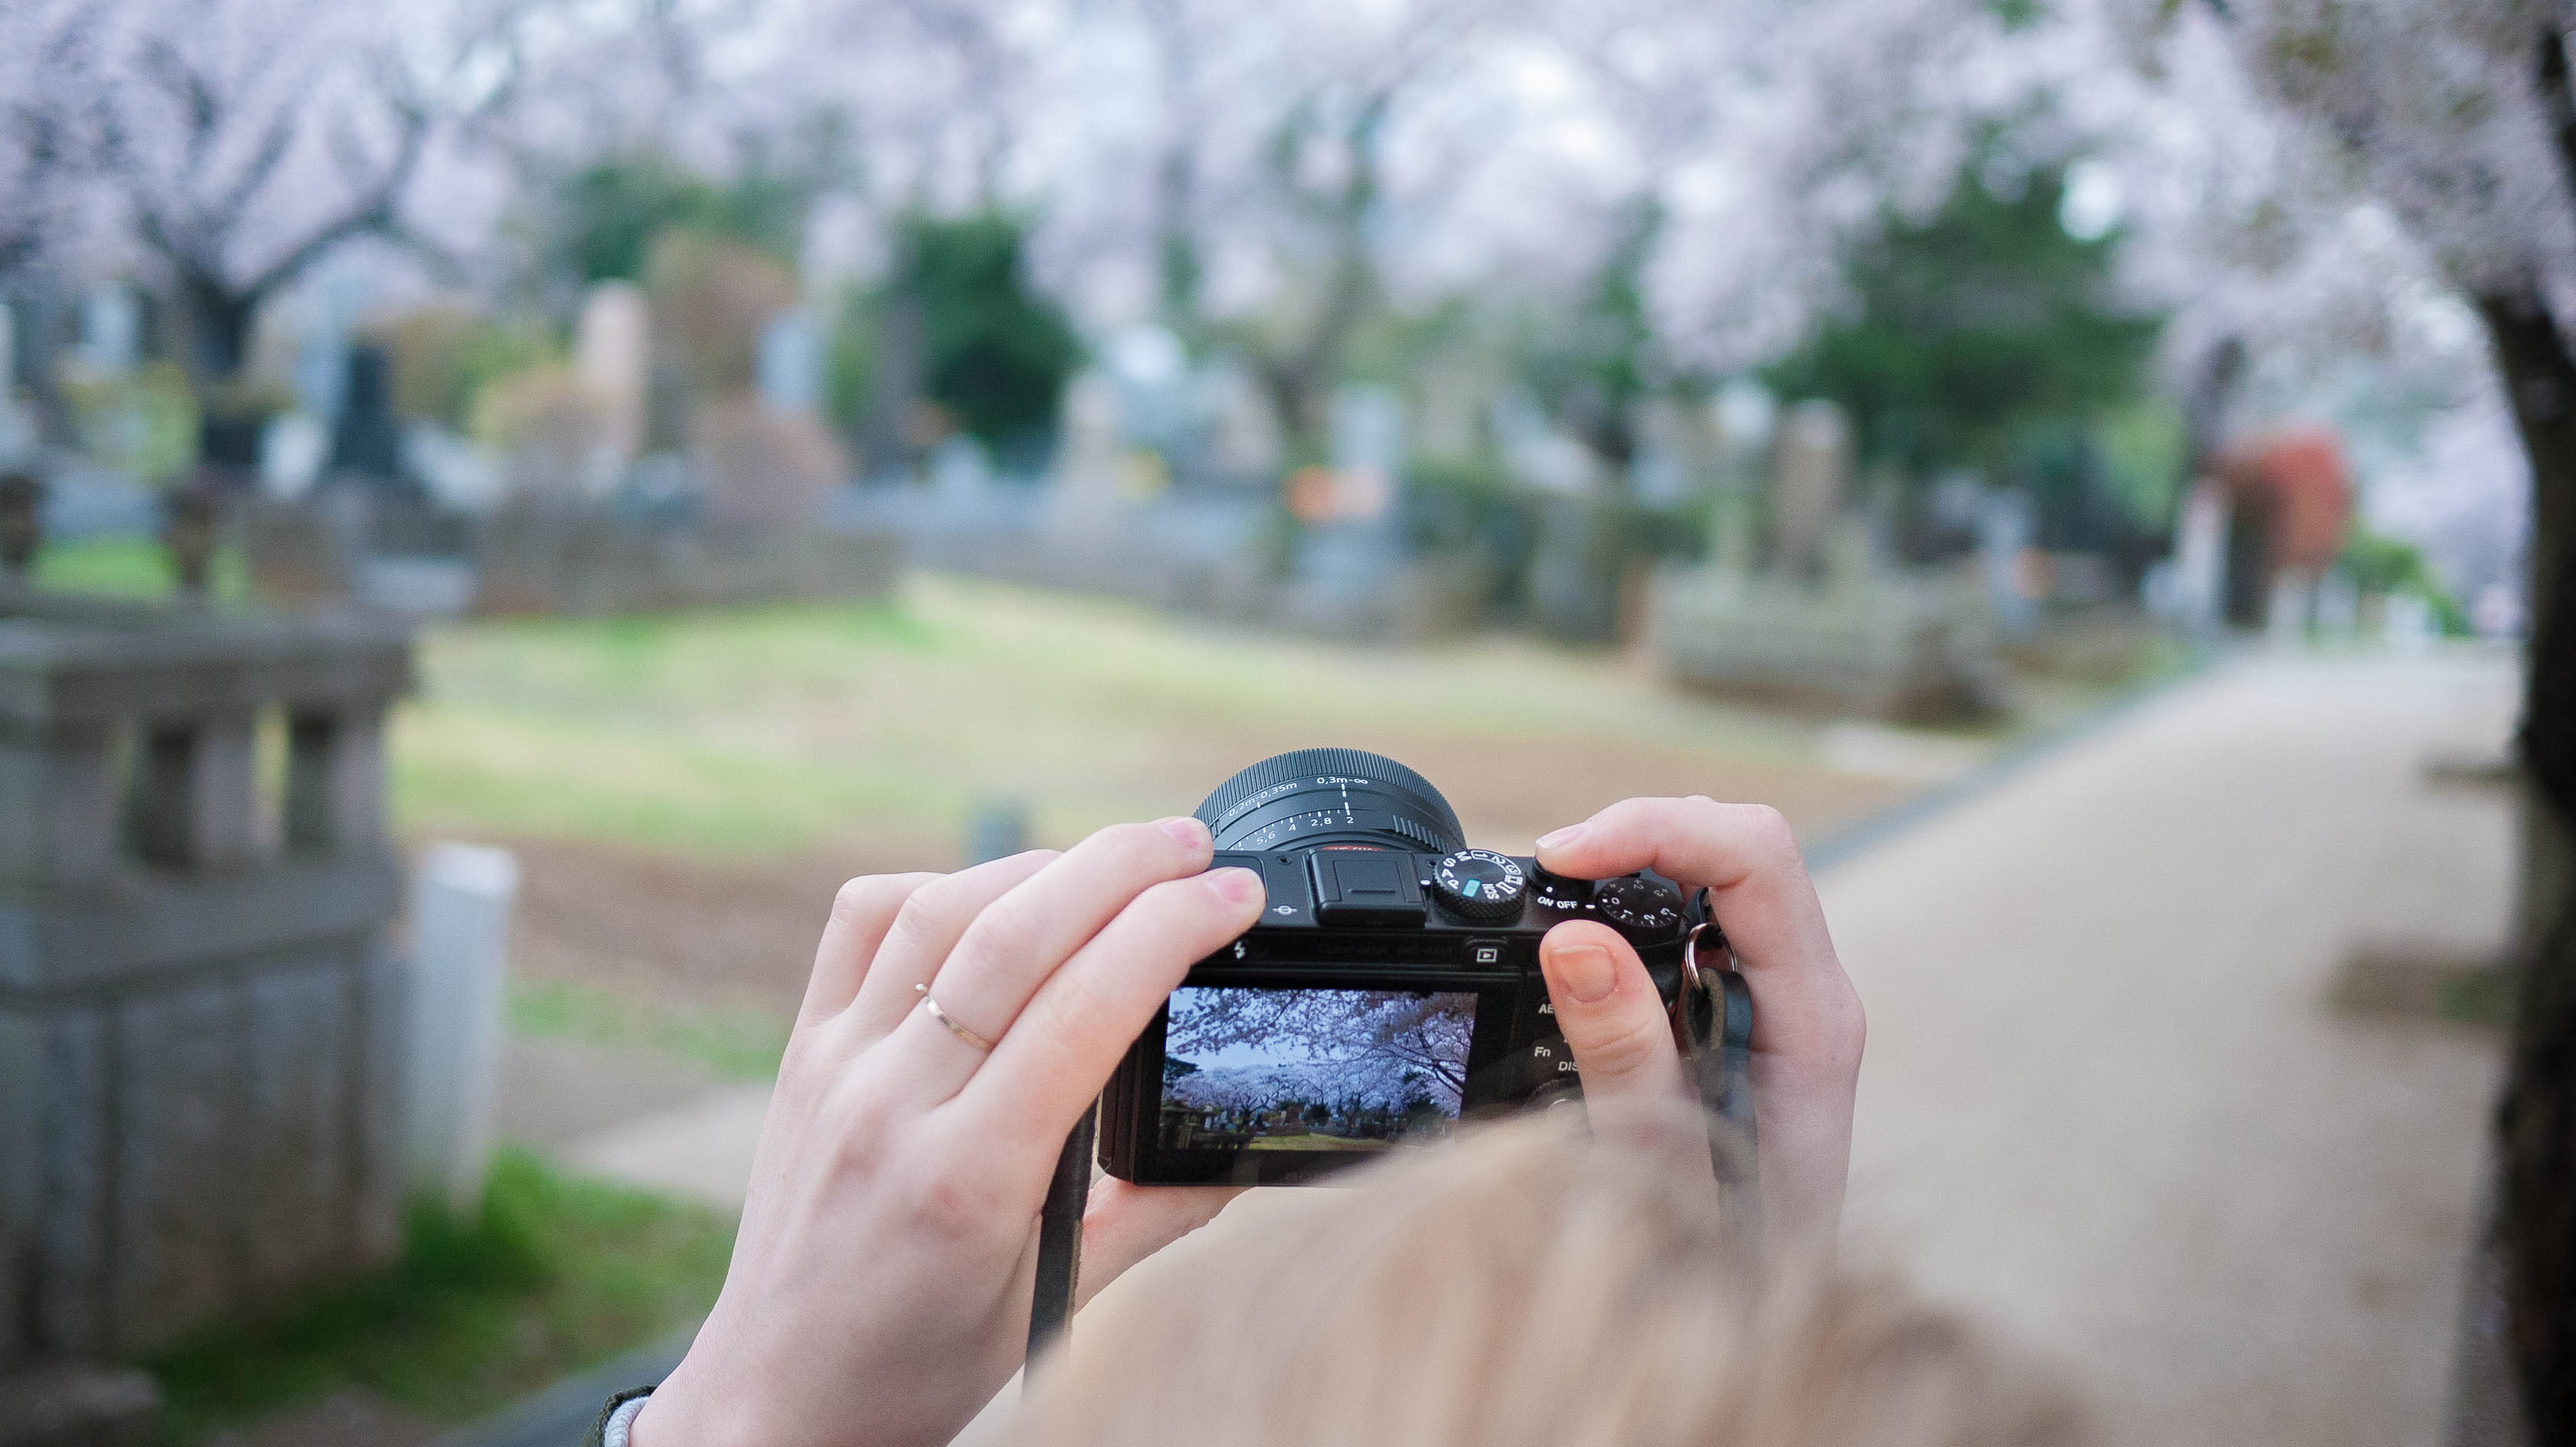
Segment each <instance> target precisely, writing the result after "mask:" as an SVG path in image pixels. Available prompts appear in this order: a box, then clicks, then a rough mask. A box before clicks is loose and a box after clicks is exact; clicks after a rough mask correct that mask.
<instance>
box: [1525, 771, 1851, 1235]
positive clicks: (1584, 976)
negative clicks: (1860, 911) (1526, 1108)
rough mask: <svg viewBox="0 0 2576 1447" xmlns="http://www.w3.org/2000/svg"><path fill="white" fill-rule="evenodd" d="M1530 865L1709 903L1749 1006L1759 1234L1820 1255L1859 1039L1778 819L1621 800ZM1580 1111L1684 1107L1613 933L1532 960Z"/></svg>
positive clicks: (1705, 804) (1633, 966)
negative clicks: (1627, 880)
mask: <svg viewBox="0 0 2576 1447" xmlns="http://www.w3.org/2000/svg"><path fill="white" fill-rule="evenodd" d="M1538 860H1539V862H1540V864H1541V865H1543V866H1544V867H1546V868H1547V869H1550V870H1552V871H1554V872H1556V873H1559V874H1566V875H1572V876H1576V877H1579V878H1584V879H1598V878H1604V877H1607V876H1610V875H1616V874H1625V873H1628V872H1629V871H1631V870H1636V869H1652V870H1654V871H1655V872H1656V873H1658V874H1661V875H1663V876H1665V877H1666V878H1668V879H1671V880H1673V881H1674V882H1676V883H1678V884H1680V885H1681V886H1682V887H1683V888H1684V889H1699V888H1706V889H1707V890H1708V891H1709V903H1710V910H1711V913H1713V914H1714V915H1715V916H1716V917H1717V919H1718V920H1719V921H1720V922H1722V923H1723V924H1724V925H1725V927H1726V937H1727V940H1728V941H1729V942H1730V943H1731V944H1732V945H1733V946H1734V948H1735V955H1736V961H1737V967H1738V968H1739V969H1740V970H1741V971H1742V972H1743V975H1744V982H1745V985H1746V986H1747V987H1748V988H1749V989H1750V990H1751V991H1752V994H1753V1063H1752V1082H1753V1118H1754V1121H1755V1123H1756V1129H1757V1134H1756V1138H1755V1139H1756V1156H1757V1160H1758V1164H1759V1168H1760V1182H1761V1186H1760V1189H1761V1200H1762V1219H1763V1222H1764V1231H1765V1234H1766V1235H1767V1236H1768V1237H1769V1238H1770V1239H1771V1240H1772V1241H1773V1242H1775V1243H1782V1242H1788V1241H1796V1242H1800V1243H1805V1244H1820V1243H1821V1244H1828V1245H1829V1244H1830V1243H1831V1240H1832V1236H1833V1232H1834V1231H1835V1229H1836V1227H1837V1226H1838V1224H1839V1223H1840V1221H1841V1218H1842V1202H1843V1184H1844V1180H1845V1177H1846V1176H1847V1174H1848V1173H1849V1169H1850V1161H1851V1134H1852V1105H1853V1098H1854V1095H1855V1093H1856V1092H1857V1090H1858V1089H1859V1085H1860V1058H1861V1046H1862V1043H1863V1041H1864V1038H1865V1037H1866V1035H1867V1033H1868V1030H1867V1024H1866V1021H1865V1020H1864V1019H1863V1016H1862V1012H1861V1004H1860V995H1859V993H1858V992H1856V991H1855V990H1853V989H1852V983H1851V979H1850V977H1849V976H1847V975H1845V974H1844V973H1843V967H1842V962H1841V961H1840V960H1839V959H1838V958H1836V956H1835V954H1834V942H1833V939H1832V937H1831V936H1829V935H1828V934H1827V933H1826V931H1825V912H1824V908H1823V906H1822V905H1820V904H1819V903H1817V900H1816V887H1815V885H1814V884H1812V883H1811V882H1809V880H1808V878H1807V866H1806V863H1805V861H1804V860H1803V859H1801V858H1800V857H1799V854H1798V841H1797V838H1796V836H1794V835H1792V834H1791V833H1790V831H1789V825H1788V823H1787V821H1785V820H1783V819H1782V818H1781V817H1780V814H1779V811H1777V810H1775V809H1771V808H1768V807H1766V806H1763V805H1759V804H1720V803H1718V802H1716V801H1714V800H1712V799H1708V798H1704V797H1697V796H1694V797H1692V798H1688V799H1629V800H1626V801H1625V802H1622V803H1618V804H1613V805H1611V806H1610V807H1609V808H1607V809H1604V810H1602V811H1601V812H1600V813H1598V814H1595V815H1593V816H1592V817H1591V818H1590V819H1588V820H1586V821H1584V822H1583V823H1581V824H1577V825H1574V826H1572V827H1570V828H1566V829H1560V830H1557V831H1556V832H1555V833H1553V834H1549V835H1547V836H1546V837H1544V838H1542V839H1540V840H1539V841H1538ZM1539 967H1540V969H1542V970H1543V971H1545V972H1546V975H1547V988H1548V995H1549V997H1550V998H1551V999H1552V1000H1553V1001H1554V1002H1555V1005H1556V1014H1557V1020H1558V1023H1559V1026H1560V1028H1562V1029H1563V1030H1564V1032H1565V1040H1566V1044H1567V1045H1569V1046H1570V1047H1572V1049H1573V1051H1574V1056H1575V1059H1576V1061H1577V1062H1578V1063H1579V1064H1580V1065H1581V1066H1582V1068H1583V1092H1584V1098H1585V1100H1586V1101H1588V1102H1590V1103H1592V1104H1593V1105H1594V1107H1595V1108H1596V1109H1597V1108H1598V1107H1599V1106H1600V1105H1602V1104H1604V1103H1606V1102H1610V1101H1615V1100H1621V1099H1643V1100H1648V1101H1671V1100H1687V1099H1689V1098H1690V1090H1689V1087H1688V1086H1687V1085H1686V1084H1685V1083H1684V1081H1683V1076H1682V1068H1681V1059H1680V1054H1679V1052H1678V1051H1677V1050H1675V1048H1674V1046H1673V1042H1672V1034H1671V1031H1670V1027H1669V1025H1668V1023H1667V1020H1666V1016H1665V1013H1664V1004H1663V1001H1662V999H1661V998H1660V997H1659V996H1657V994H1656V993H1655V987H1654V982H1653V981H1651V980H1649V979H1648V978H1647V976H1646V970H1645V966H1644V965H1643V964H1642V963H1640V962H1639V960H1638V958H1637V952H1636V951H1635V950H1634V949H1632V948H1630V946H1629V944H1628V942H1627V941H1626V940H1624V939H1622V938H1620V936H1619V934H1618V932H1617V931H1615V930H1612V929H1610V928H1608V927H1606V926H1603V925H1599V924H1594V923H1592V922H1590V921H1588V920H1576V921H1569V922H1567V923H1564V924H1560V925H1558V926H1556V927H1555V928H1554V929H1552V930H1550V931H1549V932H1548V935H1547V938H1546V939H1545V941H1543V942H1542V943H1541V945H1540V947H1539Z"/></svg>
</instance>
